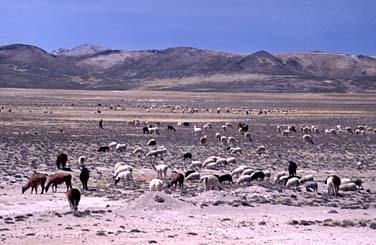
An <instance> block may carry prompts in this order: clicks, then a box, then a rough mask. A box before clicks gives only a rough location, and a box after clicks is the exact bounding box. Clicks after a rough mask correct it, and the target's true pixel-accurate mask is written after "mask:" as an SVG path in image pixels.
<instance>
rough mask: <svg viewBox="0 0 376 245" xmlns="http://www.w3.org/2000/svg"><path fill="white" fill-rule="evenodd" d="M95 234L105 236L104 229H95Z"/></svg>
mask: <svg viewBox="0 0 376 245" xmlns="http://www.w3.org/2000/svg"><path fill="white" fill-rule="evenodd" d="M95 235H97V236H107V235H106V233H105V232H104V231H97V233H95Z"/></svg>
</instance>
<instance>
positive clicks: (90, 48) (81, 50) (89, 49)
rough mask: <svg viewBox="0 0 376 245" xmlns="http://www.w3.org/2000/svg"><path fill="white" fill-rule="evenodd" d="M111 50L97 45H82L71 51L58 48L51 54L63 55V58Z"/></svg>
mask: <svg viewBox="0 0 376 245" xmlns="http://www.w3.org/2000/svg"><path fill="white" fill-rule="evenodd" d="M108 50H111V49H109V48H105V47H102V46H99V45H94V44H82V45H79V46H77V47H74V48H72V49H65V48H59V49H57V50H53V51H52V52H51V53H52V54H54V55H65V56H86V55H93V54H96V53H99V52H103V51H108Z"/></svg>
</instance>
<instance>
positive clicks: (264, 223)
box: [258, 221, 266, 225]
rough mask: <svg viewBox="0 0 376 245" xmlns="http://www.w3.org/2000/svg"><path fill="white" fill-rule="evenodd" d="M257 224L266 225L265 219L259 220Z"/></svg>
mask: <svg viewBox="0 0 376 245" xmlns="http://www.w3.org/2000/svg"><path fill="white" fill-rule="evenodd" d="M258 224H259V225H266V222H265V221H260V222H259V223H258Z"/></svg>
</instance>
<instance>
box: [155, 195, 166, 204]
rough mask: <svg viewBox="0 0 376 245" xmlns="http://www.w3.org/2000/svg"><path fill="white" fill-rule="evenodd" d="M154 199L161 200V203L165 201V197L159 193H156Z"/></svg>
mask: <svg viewBox="0 0 376 245" xmlns="http://www.w3.org/2000/svg"><path fill="white" fill-rule="evenodd" d="M154 201H156V202H159V203H162V202H164V201H165V200H164V199H163V197H161V196H158V195H155V197H154Z"/></svg>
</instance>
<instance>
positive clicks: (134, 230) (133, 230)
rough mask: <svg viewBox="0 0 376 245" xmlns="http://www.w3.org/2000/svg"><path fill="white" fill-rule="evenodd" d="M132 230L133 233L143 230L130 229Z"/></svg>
mask: <svg viewBox="0 0 376 245" xmlns="http://www.w3.org/2000/svg"><path fill="white" fill-rule="evenodd" d="M130 232H133V233H140V232H141V231H140V230H139V229H132V230H130Z"/></svg>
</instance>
